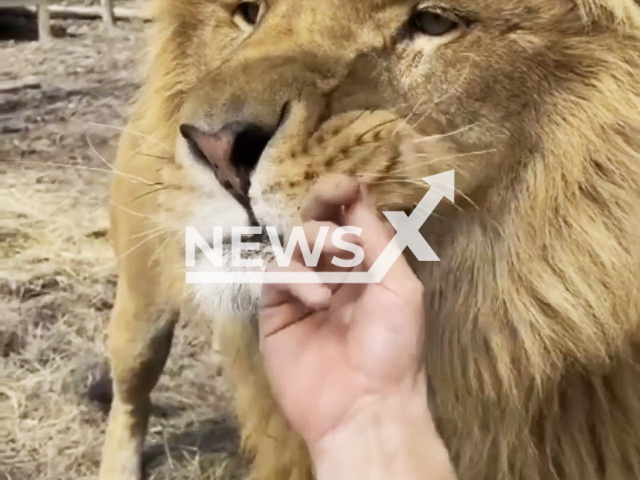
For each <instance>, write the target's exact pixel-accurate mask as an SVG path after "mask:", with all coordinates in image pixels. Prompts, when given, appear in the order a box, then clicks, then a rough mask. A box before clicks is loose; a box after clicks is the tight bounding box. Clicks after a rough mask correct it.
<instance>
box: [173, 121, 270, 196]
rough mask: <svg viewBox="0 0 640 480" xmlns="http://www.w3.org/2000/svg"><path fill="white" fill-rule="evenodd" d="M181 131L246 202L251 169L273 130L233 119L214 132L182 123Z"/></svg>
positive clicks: (223, 182) (193, 149)
mask: <svg viewBox="0 0 640 480" xmlns="http://www.w3.org/2000/svg"><path fill="white" fill-rule="evenodd" d="M180 133H181V134H182V136H183V137H184V138H185V140H186V141H187V143H188V144H189V148H190V149H191V152H192V153H193V155H194V156H196V157H197V158H198V159H199V160H201V161H202V162H204V163H205V164H206V165H208V166H210V167H211V168H212V169H213V171H214V173H215V175H216V177H217V178H218V181H219V182H220V184H221V185H222V186H223V187H225V188H226V189H227V190H229V191H230V192H231V193H232V194H233V195H234V196H236V198H238V200H240V201H241V202H242V203H244V202H245V201H246V200H247V194H248V192H249V186H250V178H251V172H253V170H254V169H255V167H256V165H257V164H258V160H259V159H260V156H261V155H262V152H263V151H264V149H265V148H266V146H267V144H268V143H269V140H271V137H272V136H273V133H271V132H268V131H267V130H266V129H264V128H263V127H261V126H259V125H257V124H255V123H250V122H230V123H227V124H226V125H224V126H223V127H222V128H221V129H220V130H218V131H217V132H215V133H214V134H209V133H206V132H203V131H202V130H200V129H199V128H197V127H195V126H193V125H189V124H182V125H180Z"/></svg>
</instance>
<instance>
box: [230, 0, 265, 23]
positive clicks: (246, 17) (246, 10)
mask: <svg viewBox="0 0 640 480" xmlns="http://www.w3.org/2000/svg"><path fill="white" fill-rule="evenodd" d="M260 11H261V7H260V3H258V2H241V3H240V4H239V5H238V8H237V10H236V15H238V16H240V17H241V18H242V20H243V21H245V22H246V23H248V24H249V25H257V23H258V20H260Z"/></svg>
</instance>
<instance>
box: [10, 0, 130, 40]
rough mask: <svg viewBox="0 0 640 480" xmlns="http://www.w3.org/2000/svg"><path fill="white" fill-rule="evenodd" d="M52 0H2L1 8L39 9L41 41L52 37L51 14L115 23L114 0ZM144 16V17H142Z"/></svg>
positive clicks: (125, 15)
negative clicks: (64, 2)
mask: <svg viewBox="0 0 640 480" xmlns="http://www.w3.org/2000/svg"><path fill="white" fill-rule="evenodd" d="M50 3H52V2H51V0H0V8H7V7H33V6H35V7H36V8H37V10H38V37H39V39H40V40H41V41H48V40H49V39H51V25H50V18H51V15H52V14H53V15H61V16H76V17H85V18H86V17H102V21H103V22H104V24H105V26H106V27H107V28H112V27H113V26H114V24H115V17H116V15H115V14H114V7H113V0H100V7H60V6H55V5H50ZM121 16H124V17H137V16H138V15H137V14H136V13H135V12H122V14H121ZM140 18H142V17H140Z"/></svg>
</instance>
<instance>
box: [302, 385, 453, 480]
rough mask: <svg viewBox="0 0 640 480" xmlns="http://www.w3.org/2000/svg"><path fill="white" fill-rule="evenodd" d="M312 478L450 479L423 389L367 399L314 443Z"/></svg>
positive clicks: (450, 469) (312, 449) (369, 479)
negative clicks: (314, 476) (314, 475)
mask: <svg viewBox="0 0 640 480" xmlns="http://www.w3.org/2000/svg"><path fill="white" fill-rule="evenodd" d="M310 451H311V456H312V459H313V463H314V467H315V470H316V478H317V479H318V480H342V479H345V480H346V479H348V480H360V479H363V480H364V479H366V480H378V479H379V480H389V479H392V478H393V479H395V478H402V479H405V480H414V479H415V480H452V479H455V475H454V474H453V470H452V467H451V464H450V461H449V454H448V452H447V449H446V447H445V446H444V444H443V442H442V440H441V439H440V437H439V436H438V434H437V431H436V429H435V425H434V423H433V420H432V418H431V413H430V411H429V408H428V405H427V398H426V390H425V391H421V392H420V391H418V392H411V393H409V394H403V395H392V396H389V397H385V398H378V397H376V398H369V399H366V400H364V401H362V402H360V404H358V405H357V406H356V408H355V409H354V411H353V412H352V414H351V415H350V416H349V418H347V419H345V421H344V422H342V423H341V424H340V425H339V426H338V427H336V428H335V429H333V430H332V431H331V432H329V433H327V434H326V435H325V436H324V437H323V438H322V439H320V440H319V441H318V442H316V443H315V444H314V445H310Z"/></svg>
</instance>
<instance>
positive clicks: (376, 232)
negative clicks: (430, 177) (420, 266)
mask: <svg viewBox="0 0 640 480" xmlns="http://www.w3.org/2000/svg"><path fill="white" fill-rule="evenodd" d="M302 220H303V229H304V232H305V236H306V237H307V242H308V243H309V245H310V248H311V249H312V250H313V248H314V242H315V240H316V238H317V234H318V231H319V229H320V227H322V226H329V227H330V231H329V234H328V235H327V242H326V243H325V245H324V248H323V251H322V256H321V261H320V262H319V264H318V267H316V268H313V269H312V268H309V267H306V266H305V265H303V263H302V260H303V259H302V256H301V255H300V254H299V251H298V252H297V253H296V255H295V256H294V258H293V261H292V262H291V264H290V266H289V267H278V266H277V265H276V264H275V262H272V263H271V264H270V266H269V268H268V271H272V272H274V271H280V272H309V271H312V270H316V271H326V270H327V269H329V270H334V271H335V270H336V267H335V266H334V265H332V264H331V259H332V258H333V256H334V255H336V254H337V253H338V251H337V249H336V248H335V247H334V246H333V244H332V243H331V233H332V231H333V230H334V229H335V228H338V227H339V226H355V227H359V228H361V229H362V234H361V236H360V237H359V238H358V239H353V238H351V239H350V240H349V242H350V243H357V244H358V245H360V246H361V247H362V249H363V250H364V253H365V256H364V262H363V264H362V266H361V267H360V268H358V267H356V269H357V270H359V271H368V270H369V268H370V267H371V265H372V264H373V262H375V261H376V260H377V259H378V257H379V256H380V254H381V253H382V251H383V250H384V249H385V248H386V247H387V245H388V244H389V243H390V242H391V240H392V238H393V231H392V228H391V227H390V226H388V225H385V224H384V223H383V222H382V220H381V219H380V218H379V217H378V214H377V212H376V210H375V208H374V206H373V205H372V204H371V202H369V201H368V200H367V198H366V195H365V194H364V192H363V191H362V190H361V188H360V186H359V185H358V183H357V182H356V181H355V180H353V179H349V178H347V177H335V176H332V177H329V178H325V179H324V180H322V181H320V182H319V183H318V185H317V186H316V188H315V189H314V190H313V192H312V193H311V195H310V199H309V201H308V203H307V204H306V206H305V208H304V209H303V211H302ZM424 319H425V312H424V302H423V287H422V284H421V283H420V282H419V280H418V279H417V277H416V276H415V274H414V273H413V271H412V270H411V269H410V267H409V265H408V264H407V262H406V260H405V259H404V257H403V256H400V258H399V259H398V260H397V261H396V262H395V264H394V265H393V267H392V268H391V270H390V271H389V272H388V273H387V274H386V275H385V277H384V278H383V280H382V282H381V283H379V284H366V285H363V284H343V285H320V284H277V285H276V284H267V285H265V286H264V289H263V295H262V308H261V312H260V334H261V348H262V352H263V355H264V360H265V365H266V370H267V373H268V376H269V378H270V381H271V385H272V389H273V391H274V394H275V396H276V398H277V399H278V401H279V403H280V405H281V407H282V409H283V411H284V413H285V415H286V416H287V418H288V419H289V422H290V423H291V425H292V426H293V427H294V428H295V429H296V430H297V431H298V432H299V433H300V434H301V435H302V437H303V438H304V439H305V440H306V442H307V444H308V445H309V448H310V449H311V450H312V452H313V450H314V449H315V448H316V446H318V445H320V444H321V443H322V441H323V439H325V438H326V437H327V436H329V435H330V434H331V432H334V431H336V430H340V429H342V428H343V427H344V426H345V425H349V424H352V423H353V422H355V421H356V420H354V419H356V417H359V416H361V415H362V412H365V411H366V412H373V411H375V412H376V415H379V414H382V415H386V413H383V411H385V410H388V409H395V410H398V411H397V412H393V413H392V415H397V416H398V420H400V419H401V417H404V416H405V414H407V415H406V416H407V418H406V420H407V421H408V422H409V423H415V422H416V420H417V421H418V422H424V425H425V426H426V427H427V428H433V425H432V423H431V420H430V418H431V417H430V414H429V412H428V407H427V397H426V386H425V377H426V375H425V372H424V369H423V367H422V366H421V361H420V358H421V347H422V345H423V343H424V342H423V338H424V329H425V325H424ZM409 412H412V413H410V414H409ZM367 415H368V414H367ZM357 421H359V420H357Z"/></svg>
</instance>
